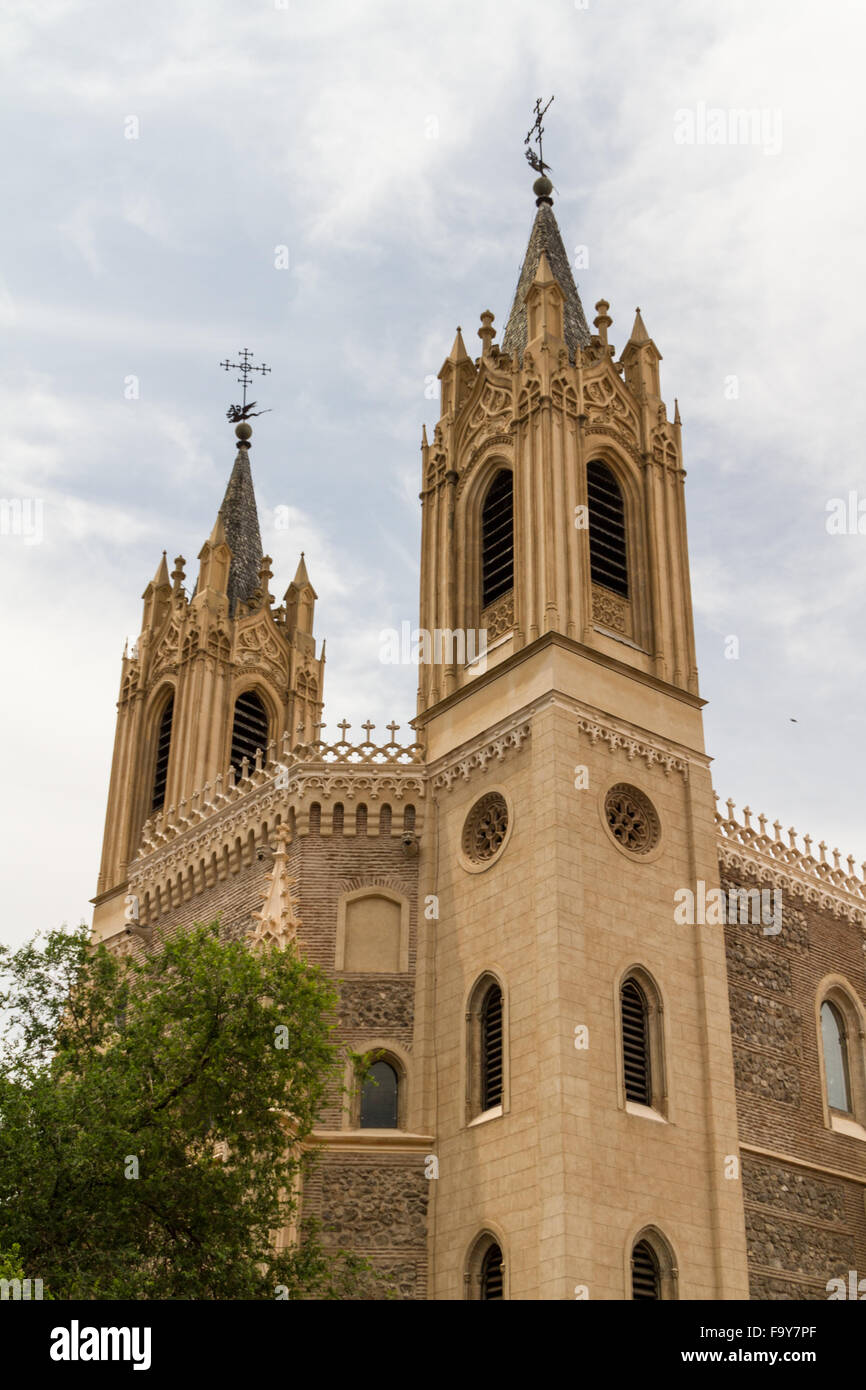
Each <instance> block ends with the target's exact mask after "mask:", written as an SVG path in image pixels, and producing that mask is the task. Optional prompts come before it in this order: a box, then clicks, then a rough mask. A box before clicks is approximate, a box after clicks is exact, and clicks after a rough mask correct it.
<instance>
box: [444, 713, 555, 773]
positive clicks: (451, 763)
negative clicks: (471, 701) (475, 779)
mask: <svg viewBox="0 0 866 1390" xmlns="http://www.w3.org/2000/svg"><path fill="white" fill-rule="evenodd" d="M524 713H525V712H524ZM530 729H531V725H530V722H529V720H528V719H526V718H525V717H523V715H521V716H518V717H517V718H515V719H511V720H509V721H507V722H506V723H503V724H500V725H498V726H497V730H496V732H495V733H494V734H492V735H491V733H490V731H489V730H486V731H485V733H484V735H482V736H481V737H479V738H476V739H473V740H472V741H471V742H470V743H468V744H467V745H465V746H464V747H463V749H462V750H461V752H460V753H459V754H458V755H457V756H456V757H455V756H453V755H449V756H447V757H446V758H440V759H437V761H436V762H435V763H433V764H432V765H431V768H430V777H431V780H432V784H433V790H434V791H440V790H441V789H442V788H443V787H444V788H445V789H446V790H447V791H449V792H450V791H451V788H452V787H453V786H454V783H455V782H456V781H458V780H460V779H462V780H463V781H464V782H466V781H468V780H469V777H470V776H471V774H472V773H473V772H482V773H484V772H486V771H487V768H488V765H489V764H490V763H491V762H494V761H495V762H501V761H502V759H503V758H504V757H505V755H506V753H507V752H508V751H509V750H510V749H518V748H520V747H521V745H522V744H523V742H524V741H525V740H526V739H527V738H529V734H530Z"/></svg>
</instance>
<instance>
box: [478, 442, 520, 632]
mask: <svg viewBox="0 0 866 1390" xmlns="http://www.w3.org/2000/svg"><path fill="white" fill-rule="evenodd" d="M513 588H514V481H513V478H512V475H511V470H510V469H509V468H502V469H500V471H499V472H498V473H497V474H496V477H495V478H494V479H493V482H492V483H491V484H490V487H489V488H488V489H487V496H486V497H485V499H484V506H483V507H482V509H481V607H482V608H486V607H487V605H488V604H489V603H492V602H493V600H494V599H497V598H499V596H500V594H507V593H508V590H509V589H513Z"/></svg>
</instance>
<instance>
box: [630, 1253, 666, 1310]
mask: <svg viewBox="0 0 866 1390" xmlns="http://www.w3.org/2000/svg"><path fill="white" fill-rule="evenodd" d="M631 1296H632V1298H635V1299H658V1298H661V1296H662V1292H661V1271H660V1269H659V1262H658V1258H657V1256H656V1252H655V1251H654V1250H653V1248H652V1246H651V1245H650V1243H649V1241H648V1240H639V1241H638V1242H637V1244H636V1245H635V1247H634V1249H633V1250H632V1253H631Z"/></svg>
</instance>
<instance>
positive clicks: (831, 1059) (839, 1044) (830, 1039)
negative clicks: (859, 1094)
mask: <svg viewBox="0 0 866 1390" xmlns="http://www.w3.org/2000/svg"><path fill="white" fill-rule="evenodd" d="M821 1038H822V1040H823V1043H824V1076H825V1078H826V1081H827V1104H828V1105H829V1106H830V1108H831V1110H841V1111H843V1112H844V1113H845V1114H846V1115H849V1114H850V1113H851V1078H850V1074H849V1071H848V1044H847V1039H846V1028H845V1020H844V1019H843V1017H842V1014H841V1012H840V1010H839V1009H837V1007H836V1005H835V1004H831V1003H830V1001H829V999H825V1000H824V1003H823V1004H822V1005H821Z"/></svg>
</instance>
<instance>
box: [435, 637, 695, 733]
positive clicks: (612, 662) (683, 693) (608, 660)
mask: <svg viewBox="0 0 866 1390" xmlns="http://www.w3.org/2000/svg"><path fill="white" fill-rule="evenodd" d="M552 646H558V647H563V648H564V649H565V650H566V651H569V652H575V653H576V654H577V655H579V656H583V657H586V659H587V661H591V662H593V663H594V664H595V665H597V666H604V667H606V668H607V669H608V670H610V671H616V672H617V673H619V674H621V675H624V676H628V677H629V679H630V680H633V681H638V682H639V683H640V684H641V685H645V686H647V687H648V688H649V689H650V690H656V691H659V692H660V693H662V694H664V695H668V696H670V697H671V698H672V699H674V700H679V701H681V703H682V704H684V705H688V706H689V707H690V708H691V709H703V707H704V705H705V704H706V700H704V699H702V698H701V696H700V695H693V694H692V693H691V691H689V690H684V689H683V688H682V686H679V685H671V684H670V682H668V681H663V680H660V679H659V677H658V676H654V675H651V674H650V673H649V672H647V671H641V670H640V669H639V668H638V667H635V666H630V665H629V664H628V663H627V662H625V661H620V660H618V659H617V657H615V656H609V655H608V653H607V652H601V651H598V650H597V649H596V648H595V647H588V646H586V645H585V644H584V643H583V642H578V641H576V640H575V638H573V637H566V636H565V634H564V633H562V632H545V633H543V634H542V635H541V637H537V638H536V639H535V641H534V642H530V643H528V644H527V645H526V646H525V647H521V648H520V650H519V651H516V652H513V653H512V655H511V656H509V657H506V658H505V660H504V661H498V662H497V663H496V665H495V666H489V667H488V669H487V670H486V671H484V672H481V673H479V674H478V675H477V676H475V677H474V678H473V680H472V681H471V682H470V683H469V684H468V685H463V686H461V687H460V689H459V690H455V691H453V692H452V693H451V694H450V695H445V696H443V697H442V699H441V700H438V701H437V702H436V704H435V705H431V706H430V707H429V708H428V709H425V710H422V712H421V713H420V714H417V715H416V716H415V718H414V719H413V720H412V726H413V728H415V729H418V730H423V729H424V728H425V726H426V725H427V724H429V723H430V721H431V719H434V718H437V717H438V716H439V715H441V714H443V713H444V712H445V711H446V710H448V709H452V708H454V706H456V705H459V704H460V702H461V701H462V700H466V699H468V698H470V697H471V696H472V695H473V694H474V693H475V691H477V690H479V689H481V688H483V686H485V685H490V684H492V683H493V682H494V681H496V680H499V679H500V677H501V676H502V675H503V674H505V673H506V672H509V671H513V670H514V669H516V667H518V666H519V665H520V664H521V662H523V661H528V660H530V659H531V658H532V657H534V656H535V655H537V653H538V652H539V651H542V650H543V649H544V648H545V647H552Z"/></svg>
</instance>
